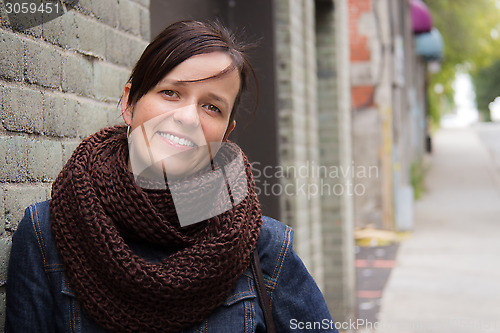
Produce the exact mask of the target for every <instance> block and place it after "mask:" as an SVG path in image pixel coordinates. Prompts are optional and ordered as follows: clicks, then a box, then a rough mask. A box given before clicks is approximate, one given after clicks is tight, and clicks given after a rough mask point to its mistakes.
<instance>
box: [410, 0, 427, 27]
mask: <svg viewBox="0 0 500 333" xmlns="http://www.w3.org/2000/svg"><path fill="white" fill-rule="evenodd" d="M410 6H411V20H412V26H413V32H414V33H416V34H419V33H423V32H429V31H431V29H432V17H431V13H430V12H429V9H428V8H427V5H426V4H425V3H424V2H423V1H422V0H410Z"/></svg>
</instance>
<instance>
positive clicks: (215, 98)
mask: <svg viewBox="0 0 500 333" xmlns="http://www.w3.org/2000/svg"><path fill="white" fill-rule="evenodd" d="M207 96H208V97H210V98H211V99H214V100H216V101H218V102H221V103H223V104H225V107H226V108H227V107H229V103H228V102H227V100H226V99H225V98H224V97H222V96H219V95H216V94H214V93H208V94H207Z"/></svg>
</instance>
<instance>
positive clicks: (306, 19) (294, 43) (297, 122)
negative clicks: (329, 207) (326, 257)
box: [275, 0, 323, 288]
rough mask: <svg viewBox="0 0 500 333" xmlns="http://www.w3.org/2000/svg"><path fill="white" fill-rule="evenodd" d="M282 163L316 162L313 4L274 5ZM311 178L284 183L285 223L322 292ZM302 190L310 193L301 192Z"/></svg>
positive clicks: (285, 0) (294, 0) (284, 1)
mask: <svg viewBox="0 0 500 333" xmlns="http://www.w3.org/2000/svg"><path fill="white" fill-rule="evenodd" d="M275 5H276V12H275V13H276V17H275V20H276V25H275V27H276V42H277V45H276V52H277V54H276V59H277V79H278V87H277V89H278V105H279V110H278V117H279V133H278V135H279V155H280V156H279V159H280V164H281V166H282V167H284V168H288V167H291V168H295V170H299V169H302V170H306V169H307V168H308V165H310V164H311V163H314V162H313V161H317V159H318V144H317V143H318V129H317V121H316V118H317V96H316V52H315V33H314V1H308V0H276V1H275ZM317 182H318V179H317V177H314V176H313V175H307V176H306V177H294V175H293V174H292V175H288V176H286V177H283V178H282V179H281V186H282V187H283V188H285V189H289V190H288V194H287V193H284V194H283V195H281V197H280V199H281V201H282V204H281V207H282V214H281V216H282V220H283V222H285V223H287V224H289V225H291V226H292V227H293V228H294V230H295V239H294V248H295V250H296V251H297V253H299V255H300V256H301V258H302V260H303V261H304V264H305V265H306V267H307V268H308V269H309V271H310V272H311V274H312V275H313V276H314V278H315V280H316V281H317V282H318V285H319V286H320V288H321V287H322V286H323V274H322V270H323V266H322V265H321V263H322V254H323V253H322V250H321V227H320V221H321V210H320V200H319V196H318V195H317V194H316V195H310V193H309V190H308V189H309V186H310V185H312V184H317ZM301 189H306V190H305V191H302V190H301Z"/></svg>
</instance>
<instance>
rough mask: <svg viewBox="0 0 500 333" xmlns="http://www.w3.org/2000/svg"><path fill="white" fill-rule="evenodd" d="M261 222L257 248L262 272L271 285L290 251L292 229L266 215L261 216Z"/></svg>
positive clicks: (276, 278) (273, 283)
mask: <svg viewBox="0 0 500 333" xmlns="http://www.w3.org/2000/svg"><path fill="white" fill-rule="evenodd" d="M262 222H263V223H262V229H261V231H260V235H259V240H258V243H257V249H258V251H259V258H260V262H261V266H262V272H263V273H264V276H265V278H266V279H267V280H268V282H269V285H271V286H272V285H275V284H276V282H277V280H278V278H279V275H280V272H281V268H282V267H283V263H284V261H285V260H286V258H287V257H288V255H289V253H290V252H291V251H292V244H293V230H292V228H291V227H289V226H287V225H286V224H284V223H281V222H280V221H277V220H275V219H273V218H270V217H267V216H264V217H262Z"/></svg>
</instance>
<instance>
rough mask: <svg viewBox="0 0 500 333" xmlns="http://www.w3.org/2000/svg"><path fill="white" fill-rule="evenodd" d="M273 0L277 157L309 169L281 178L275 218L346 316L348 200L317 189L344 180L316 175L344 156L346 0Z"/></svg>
mask: <svg viewBox="0 0 500 333" xmlns="http://www.w3.org/2000/svg"><path fill="white" fill-rule="evenodd" d="M334 2H335V4H334ZM275 4H276V41H277V44H276V50H277V55H276V56H277V57H276V61H277V78H278V87H277V89H278V105H279V110H278V115H279V154H280V163H281V165H282V166H283V167H285V168H286V167H288V166H291V167H295V168H302V170H308V171H309V172H308V173H307V174H306V175H305V176H303V177H293V175H291V176H289V177H285V178H283V179H282V185H283V186H287V185H290V184H291V185H293V186H294V190H295V192H293V194H292V195H288V194H286V193H285V195H282V196H281V200H282V207H283V208H282V209H283V212H282V216H283V222H285V223H287V224H290V225H291V226H292V227H294V230H295V243H294V248H295V250H296V251H297V252H298V253H299V255H300V256H301V258H302V259H303V261H304V262H305V264H306V266H307V267H308V269H309V271H310V272H311V274H312V275H313V276H314V278H315V279H316V281H317V282H318V284H319V285H320V288H321V289H322V291H323V293H324V295H325V298H326V300H327V303H328V305H329V307H330V310H331V311H332V314H333V316H334V319H335V320H337V321H346V320H347V319H348V318H352V316H353V312H354V306H355V305H354V283H355V277H354V268H353V263H354V260H353V255H354V246H353V235H352V228H353V224H352V198H350V197H348V196H346V195H339V196H336V195H334V194H332V193H331V192H328V189H326V190H325V186H326V187H328V186H330V188H332V186H333V185H335V184H340V185H342V186H345V181H346V179H338V178H329V177H328V176H325V175H321V174H319V173H318V170H319V169H318V167H330V166H331V167H345V165H348V164H349V163H351V160H352V156H351V154H352V152H351V150H350V145H351V141H350V140H351V139H350V138H351V125H350V117H351V112H350V105H351V104H350V86H349V50H348V36H347V34H348V26H347V19H346V18H343V17H345V16H346V14H347V1H346V0H337V1H333V0H332V1H305V0H276V1H275ZM334 8H335V10H334ZM337 8H340V13H339V12H338V11H337ZM339 18H340V20H339ZM339 50H340V51H339ZM341 81H342V82H341ZM301 186H305V187H306V188H307V189H308V190H307V191H306V193H304V192H301V191H300V190H298V189H299V188H300V187H301ZM314 189H318V190H317V191H315V190H314Z"/></svg>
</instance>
